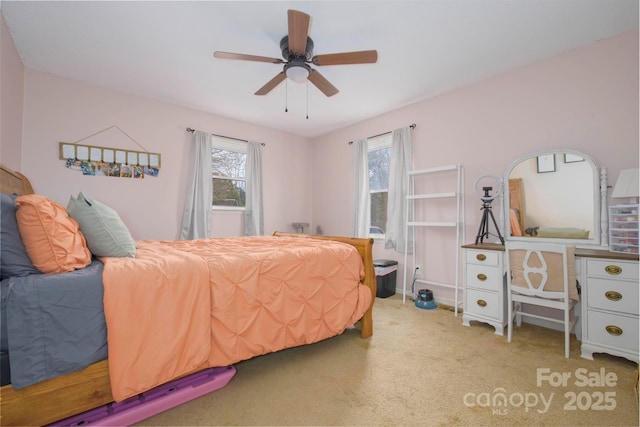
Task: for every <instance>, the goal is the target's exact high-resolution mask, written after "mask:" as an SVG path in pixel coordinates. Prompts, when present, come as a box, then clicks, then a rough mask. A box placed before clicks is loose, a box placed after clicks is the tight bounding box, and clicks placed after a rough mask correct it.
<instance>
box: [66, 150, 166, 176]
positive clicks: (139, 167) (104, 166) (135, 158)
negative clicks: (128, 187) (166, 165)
mask: <svg viewBox="0 0 640 427" xmlns="http://www.w3.org/2000/svg"><path fill="white" fill-rule="evenodd" d="M60 160H65V161H66V166H67V167H68V168H69V169H74V170H79V171H82V174H83V175H89V176H115V177H120V178H136V179H142V178H144V177H145V176H152V177H157V176H158V173H159V172H160V166H161V163H160V154H158V153H149V152H146V151H132V150H121V149H118V148H107V147H97V146H93V145H84V144H74V143H70V142H61V143H60Z"/></svg>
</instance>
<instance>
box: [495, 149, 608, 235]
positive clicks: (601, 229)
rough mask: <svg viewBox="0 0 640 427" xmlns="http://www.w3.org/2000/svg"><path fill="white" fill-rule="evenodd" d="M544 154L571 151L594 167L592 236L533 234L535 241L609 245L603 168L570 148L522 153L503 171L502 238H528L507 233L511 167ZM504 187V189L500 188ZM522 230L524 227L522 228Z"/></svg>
mask: <svg viewBox="0 0 640 427" xmlns="http://www.w3.org/2000/svg"><path fill="white" fill-rule="evenodd" d="M545 154H553V155H557V154H573V155H576V156H580V157H582V158H584V160H585V161H586V162H588V163H589V164H590V165H591V167H592V168H593V170H594V174H593V183H592V184H593V230H594V233H593V234H594V236H593V237H592V238H590V239H561V238H549V237H537V238H536V241H540V242H554V243H562V244H566V245H575V246H577V247H587V248H589V247H590V248H593V247H594V246H598V247H608V246H609V223H608V213H607V170H606V169H604V168H600V167H598V164H597V163H596V161H595V160H594V159H593V158H592V157H591V156H589V155H588V154H584V153H582V152H580V151H576V150H570V149H553V150H542V151H536V152H534V153H529V154H525V155H524V156H521V157H518V158H517V159H515V160H514V161H513V162H511V164H510V165H509V167H507V170H506V172H505V174H504V177H503V185H502V188H503V191H502V194H503V201H502V208H503V212H502V216H503V223H502V226H503V227H504V228H503V231H504V238H505V240H512V241H527V240H528V239H530V237H520V236H512V235H511V224H510V222H509V206H510V200H509V199H510V195H509V185H508V184H509V175H510V174H511V171H512V170H513V168H515V167H516V166H517V165H518V164H520V163H521V162H523V161H525V160H529V159H531V158H536V157H538V156H542V155H545ZM504 189H506V190H504ZM523 231H524V230H523Z"/></svg>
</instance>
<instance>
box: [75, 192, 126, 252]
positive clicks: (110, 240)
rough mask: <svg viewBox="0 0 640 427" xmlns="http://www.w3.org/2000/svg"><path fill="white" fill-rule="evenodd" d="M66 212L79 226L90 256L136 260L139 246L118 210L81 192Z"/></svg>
mask: <svg viewBox="0 0 640 427" xmlns="http://www.w3.org/2000/svg"><path fill="white" fill-rule="evenodd" d="M67 211H68V212H69V215H70V216H71V218H73V219H75V220H76V221H77V222H78V224H80V231H82V233H83V234H84V236H85V238H86V240H87V246H88V247H89V250H90V251H91V253H93V254H94V255H96V256H109V257H129V258H135V256H136V243H135V241H134V240H133V237H131V234H130V233H129V230H128V229H127V226H126V225H124V223H123V222H122V220H121V219H120V216H119V215H118V213H117V212H116V211H115V210H113V209H111V208H110V207H109V206H106V205H104V204H102V203H100V202H99V201H97V200H94V199H90V198H88V197H85V195H84V194H82V192H80V193H79V194H78V197H77V198H74V197H73V196H71V198H70V199H69V204H68V205H67Z"/></svg>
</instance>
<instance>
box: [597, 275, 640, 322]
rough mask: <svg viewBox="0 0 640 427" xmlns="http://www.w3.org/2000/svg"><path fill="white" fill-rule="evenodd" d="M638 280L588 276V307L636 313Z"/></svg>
mask: <svg viewBox="0 0 640 427" xmlns="http://www.w3.org/2000/svg"><path fill="white" fill-rule="evenodd" d="M639 296H640V292H639V291H638V282H623V281H621V280H607V279H599V278H595V277H590V278H589V279H588V283H587V301H588V305H589V308H597V309H602V310H611V311H615V312H618V313H628V314H635V315H637V314H638V301H639V299H638V298H639Z"/></svg>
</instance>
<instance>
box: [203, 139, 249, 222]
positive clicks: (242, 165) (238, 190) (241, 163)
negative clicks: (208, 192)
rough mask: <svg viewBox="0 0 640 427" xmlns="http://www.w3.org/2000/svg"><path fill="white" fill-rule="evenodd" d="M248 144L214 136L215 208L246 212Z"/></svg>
mask: <svg viewBox="0 0 640 427" xmlns="http://www.w3.org/2000/svg"><path fill="white" fill-rule="evenodd" d="M246 163H247V144H246V143H245V142H244V141H235V140H232V139H227V138H222V137H219V136H215V135H214V136H213V140H212V144H211V165H212V179H213V207H214V208H215V209H231V210H244V207H245V200H246V179H245V178H246Z"/></svg>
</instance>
